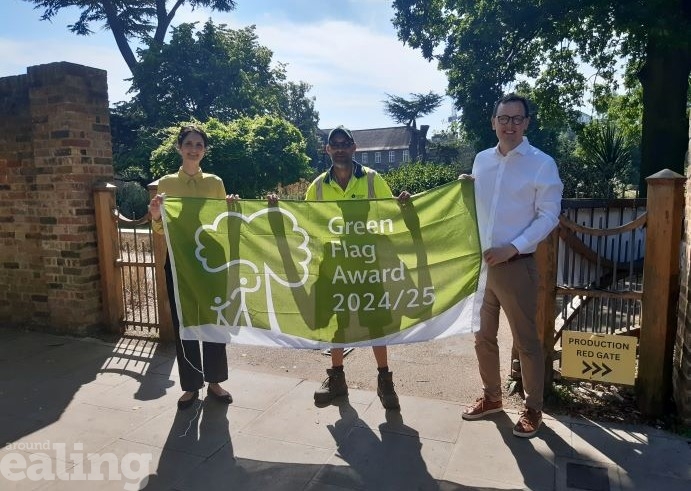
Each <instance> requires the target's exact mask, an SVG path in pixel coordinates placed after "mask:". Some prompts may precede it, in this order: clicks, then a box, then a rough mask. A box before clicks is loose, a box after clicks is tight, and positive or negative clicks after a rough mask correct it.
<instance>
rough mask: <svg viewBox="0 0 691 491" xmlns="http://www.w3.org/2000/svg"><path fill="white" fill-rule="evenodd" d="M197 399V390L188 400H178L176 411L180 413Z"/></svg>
mask: <svg viewBox="0 0 691 491" xmlns="http://www.w3.org/2000/svg"><path fill="white" fill-rule="evenodd" d="M197 399H199V391H198V390H195V391H194V392H192V397H190V398H189V399H185V400H182V401H181V400H180V399H178V411H182V410H183V409H187V408H188V407H190V406H192V404H194V401H196V400H197Z"/></svg>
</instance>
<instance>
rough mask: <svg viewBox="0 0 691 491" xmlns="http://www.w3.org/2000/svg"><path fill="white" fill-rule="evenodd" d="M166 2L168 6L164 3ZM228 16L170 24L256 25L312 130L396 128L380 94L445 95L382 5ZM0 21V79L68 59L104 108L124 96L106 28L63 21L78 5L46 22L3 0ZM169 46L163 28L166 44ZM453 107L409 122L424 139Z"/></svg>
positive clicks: (14, 0)
mask: <svg viewBox="0 0 691 491" xmlns="http://www.w3.org/2000/svg"><path fill="white" fill-rule="evenodd" d="M168 4H172V2H170V1H169V2H168ZM236 5H237V7H236V9H235V10H234V11H232V12H229V13H218V12H214V13H212V12H211V11H210V10H204V9H200V10H195V11H191V10H190V9H189V8H186V9H181V10H179V11H178V13H177V14H176V16H175V18H174V21H173V24H174V25H177V24H179V23H181V22H195V21H198V22H199V26H200V27H201V25H202V24H203V23H204V22H206V21H207V20H208V19H209V18H212V20H213V22H214V23H215V24H226V25H227V26H228V27H229V28H232V29H239V28H243V27H246V26H249V25H255V26H256V34H257V36H258V40H259V43H260V44H261V45H263V46H265V47H267V48H269V49H270V50H272V51H273V53H274V56H273V61H274V62H281V63H284V64H286V72H287V79H288V80H290V81H293V82H300V81H303V82H307V83H308V84H310V85H311V86H312V90H311V91H310V92H309V93H308V95H309V96H311V97H315V99H316V100H315V109H316V110H317V112H318V113H319V127H320V128H332V127H334V126H338V125H340V124H343V125H345V126H346V127H348V128H350V129H353V130H355V129H368V128H385V127H389V126H397V124H396V123H395V122H394V121H393V120H392V119H391V118H390V117H388V116H387V115H386V114H384V104H383V101H385V100H386V99H387V94H391V95H396V96H400V97H404V98H409V97H410V94H411V93H423V94H426V93H428V92H430V91H432V92H435V93H437V94H439V95H444V94H445V92H446V86H447V80H446V76H445V75H444V74H443V73H442V72H440V71H439V70H438V69H437V65H436V62H434V61H433V62H428V61H426V60H425V59H423V57H422V55H421V53H420V52H419V51H417V50H413V49H412V48H410V47H408V46H405V45H404V44H403V43H402V42H401V41H399V40H398V38H397V35H396V31H395V29H394V27H393V25H392V23H391V19H392V18H393V9H392V7H391V1H390V0H341V1H339V2H332V1H330V0H327V1H324V0H237V1H236ZM3 7H4V9H3V15H2V16H1V17H0V52H2V53H3V56H2V57H0V77H6V76H12V75H21V74H25V73H26V68H27V67H29V66H34V65H40V64H44V63H52V62H58V61H68V62H72V63H77V64H80V65H86V66H91V67H95V68H100V69H103V70H106V71H107V72H108V93H109V100H110V103H111V105H112V104H114V103H115V102H119V101H123V100H127V99H129V98H130V97H131V96H130V95H128V94H127V90H128V89H129V82H127V81H125V79H126V78H128V77H129V76H130V73H129V69H128V68H127V65H126V64H125V62H124V61H123V60H122V56H121V55H120V52H119V51H118V49H117V47H116V45H115V40H114V38H113V36H112V34H111V33H110V31H107V30H103V29H102V28H101V26H98V25H96V24H93V25H92V26H91V28H92V30H94V31H95V33H94V34H93V35H91V36H88V37H85V36H77V35H75V34H72V33H71V32H70V31H69V30H68V29H67V25H68V24H72V23H73V22H74V21H76V20H77V18H78V15H79V10H78V9H69V10H62V11H61V13H60V15H58V16H57V17H55V18H53V19H52V22H48V21H41V20H40V15H41V13H42V12H43V10H42V9H41V10H35V9H34V8H33V4H32V3H29V2H26V1H23V0H3ZM169 40H170V31H169V34H168V37H167V38H166V41H169ZM452 112H453V103H452V101H451V99H450V98H449V97H444V100H443V103H442V105H441V106H440V108H439V109H438V110H437V111H436V112H434V113H432V114H430V115H428V116H425V117H422V118H419V119H418V120H417V124H418V127H419V126H420V125H422V124H427V125H429V126H430V131H429V135H432V134H434V133H435V132H437V131H441V130H443V129H446V128H447V126H448V119H449V117H450V116H452Z"/></svg>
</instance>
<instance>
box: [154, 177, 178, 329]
mask: <svg viewBox="0 0 691 491" xmlns="http://www.w3.org/2000/svg"><path fill="white" fill-rule="evenodd" d="M148 189H149V196H151V197H152V198H153V197H154V196H156V192H157V190H158V181H155V182H152V183H151V184H149V186H148ZM152 235H153V242H154V245H153V248H154V276H155V277H156V298H157V300H158V301H157V305H158V337H159V339H160V340H161V341H164V342H167V341H173V340H174V339H175V335H174V333H173V318H172V316H171V314H170V302H169V301H168V287H167V285H166V272H165V270H164V269H163V268H164V266H165V264H166V253H167V246H166V238H165V237H164V236H163V235H161V234H157V233H153V234H152Z"/></svg>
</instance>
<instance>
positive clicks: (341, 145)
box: [329, 141, 353, 149]
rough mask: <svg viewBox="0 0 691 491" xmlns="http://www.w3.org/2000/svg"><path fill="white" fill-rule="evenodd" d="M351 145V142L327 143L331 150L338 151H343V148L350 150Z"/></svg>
mask: <svg viewBox="0 0 691 491" xmlns="http://www.w3.org/2000/svg"><path fill="white" fill-rule="evenodd" d="M352 144H353V142H351V141H342V142H329V146H330V147H331V148H336V149H339V148H344V149H345V148H350V147H351V145H352Z"/></svg>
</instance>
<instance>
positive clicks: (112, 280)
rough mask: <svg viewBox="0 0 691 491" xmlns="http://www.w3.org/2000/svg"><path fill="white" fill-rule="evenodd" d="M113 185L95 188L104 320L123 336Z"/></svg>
mask: <svg viewBox="0 0 691 491" xmlns="http://www.w3.org/2000/svg"><path fill="white" fill-rule="evenodd" d="M116 190H117V188H116V187H115V186H114V185H113V184H109V183H99V184H96V186H95V187H94V208H95V213H96V234H97V241H98V262H99V270H100V273H101V298H102V302H103V319H104V322H105V324H106V326H107V327H108V330H109V331H110V332H113V333H116V334H122V327H123V325H122V321H123V320H124V318H125V306H124V304H123V298H122V278H121V273H120V268H119V267H118V266H117V260H118V258H119V257H120V245H119V243H118V225H117V221H116V216H115V210H116V207H115V191H116Z"/></svg>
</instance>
